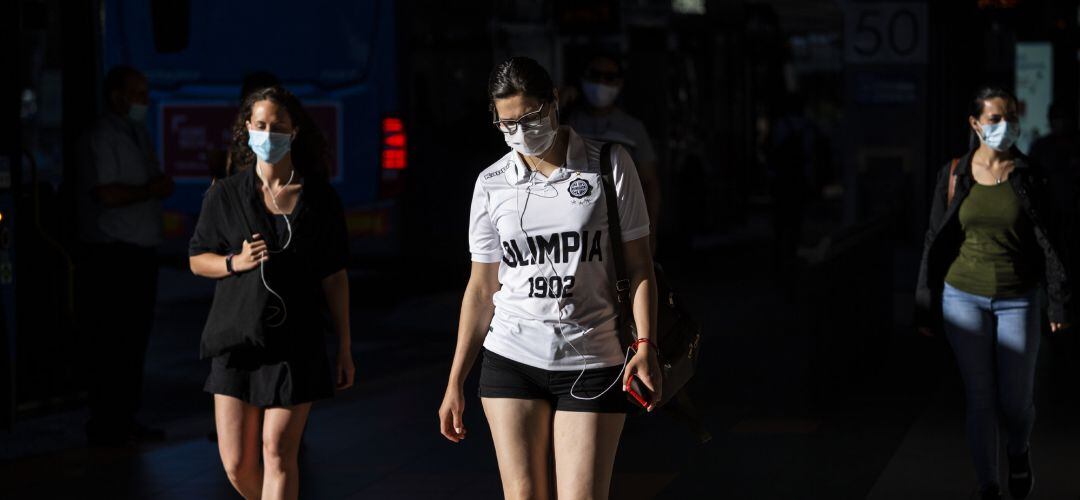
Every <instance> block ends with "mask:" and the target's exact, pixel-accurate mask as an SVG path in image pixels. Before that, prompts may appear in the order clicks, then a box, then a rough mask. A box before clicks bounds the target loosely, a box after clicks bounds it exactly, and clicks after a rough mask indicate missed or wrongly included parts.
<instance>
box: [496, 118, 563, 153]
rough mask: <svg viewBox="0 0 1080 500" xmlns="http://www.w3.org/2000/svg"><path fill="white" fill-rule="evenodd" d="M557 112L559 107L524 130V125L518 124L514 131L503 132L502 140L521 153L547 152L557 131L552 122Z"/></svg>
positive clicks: (553, 141)
mask: <svg viewBox="0 0 1080 500" xmlns="http://www.w3.org/2000/svg"><path fill="white" fill-rule="evenodd" d="M558 113H559V108H558V107H556V108H555V110H554V112H552V113H550V114H549V115H548V116H547V117H546V118H544V119H541V120H540V123H538V124H537V125H536V126H534V127H530V128H529V129H528V130H525V127H523V126H521V125H518V127H517V130H515V131H514V133H512V134H511V133H507V132H503V140H505V141H506V145H507V146H510V148H511V149H513V150H514V151H517V152H518V153H521V154H522V155H525V156H540V155H542V154H544V153H545V152H547V150H548V149H549V148H551V145H552V144H554V143H555V136H556V135H557V133H558V126H557V125H556V124H555V123H554V122H555V120H556V118H555V117H556V115H558Z"/></svg>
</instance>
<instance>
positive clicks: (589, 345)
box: [469, 127, 649, 370]
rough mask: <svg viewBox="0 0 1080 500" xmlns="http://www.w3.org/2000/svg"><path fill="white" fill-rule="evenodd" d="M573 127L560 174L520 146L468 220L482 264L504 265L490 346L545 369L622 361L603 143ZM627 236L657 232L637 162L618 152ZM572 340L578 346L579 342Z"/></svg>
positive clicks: (483, 185)
mask: <svg viewBox="0 0 1080 500" xmlns="http://www.w3.org/2000/svg"><path fill="white" fill-rule="evenodd" d="M566 130H568V131H569V134H570V138H569V145H568V147H567V151H566V163H565V164H564V165H563V166H562V167H560V168H558V169H556V170H555V171H554V172H553V173H552V174H551V177H544V176H543V174H541V173H539V172H533V171H531V170H530V169H529V168H528V165H526V164H525V163H524V161H523V160H522V158H521V156H520V155H518V154H517V153H516V152H514V151H513V150H511V151H510V152H509V153H507V154H506V155H505V156H503V158H502V159H500V160H499V161H497V162H495V164H493V165H491V166H490V167H488V168H487V169H485V170H484V171H483V172H481V173H480V176H479V177H478V178H477V179H476V187H475V189H474V190H473V200H472V210H471V214H470V218H469V250H470V252H471V253H472V260H473V261H474V262H483V263H495V262H498V263H499V282H500V283H501V284H502V288H501V289H500V290H499V291H498V292H497V293H495V296H494V302H495V316H494V318H493V319H492V321H491V327H490V328H489V331H488V334H487V338H486V339H485V340H484V347H485V348H486V349H488V350H490V351H492V352H494V353H496V354H499V355H501V356H504V357H506V358H509V359H512V360H514V361H517V362H519V363H524V364H526V365H529V366H533V367H536V368H542V369H545V370H581V369H593V368H602V367H608V366H616V365H620V364H622V362H623V355H624V353H623V352H622V349H621V348H620V346H619V341H618V338H617V333H616V321H615V297H614V293H613V288H614V267H613V264H614V263H613V262H612V260H611V240H610V239H609V237H608V234H607V233H608V226H607V217H608V213H607V206H606V204H605V201H604V198H603V196H604V192H603V191H604V187H603V183H602V180H601V176H600V162H599V155H600V148H601V147H602V146H603V143H600V142H595V141H591V140H585V139H582V138H581V137H580V136H579V135H578V134H577V133H576V132H574V131H573V129H570V128H569V127H566ZM611 165H612V170H613V174H614V181H615V191H616V196H617V197H618V205H619V215H620V223H621V225H622V232H623V234H622V236H623V241H632V240H636V239H639V238H643V237H646V236H648V235H649V215H648V212H647V211H646V208H645V197H644V195H643V193H642V189H641V181H640V180H639V179H638V175H637V170H636V169H635V168H634V163H633V160H631V159H630V155H629V154H628V153H627V152H626V150H625V149H623V148H622V147H619V146H615V147H612V148H611ZM570 344H573V345H570Z"/></svg>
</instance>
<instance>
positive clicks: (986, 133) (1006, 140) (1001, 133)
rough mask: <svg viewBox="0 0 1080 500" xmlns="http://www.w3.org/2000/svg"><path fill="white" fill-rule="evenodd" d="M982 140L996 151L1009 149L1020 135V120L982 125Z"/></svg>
mask: <svg viewBox="0 0 1080 500" xmlns="http://www.w3.org/2000/svg"><path fill="white" fill-rule="evenodd" d="M981 128H982V141H983V142H984V143H986V145H987V146H990V149H993V150H994V151H1008V150H1009V148H1011V147H1012V146H1013V144H1015V143H1016V139H1017V138H1019V137H1020V124H1019V123H1018V122H1010V121H1000V122H997V123H986V124H983V125H982V127H981Z"/></svg>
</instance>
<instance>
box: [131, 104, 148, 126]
mask: <svg viewBox="0 0 1080 500" xmlns="http://www.w3.org/2000/svg"><path fill="white" fill-rule="evenodd" d="M128 119H129V120H131V121H133V122H135V123H142V122H143V121H144V120H146V105H145V104H138V103H132V104H131V107H130V108H128Z"/></svg>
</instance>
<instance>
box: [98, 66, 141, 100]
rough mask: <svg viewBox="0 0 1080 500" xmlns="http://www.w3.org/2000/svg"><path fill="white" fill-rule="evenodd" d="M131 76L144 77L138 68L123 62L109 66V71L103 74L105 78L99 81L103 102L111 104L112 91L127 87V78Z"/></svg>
mask: <svg viewBox="0 0 1080 500" xmlns="http://www.w3.org/2000/svg"><path fill="white" fill-rule="evenodd" d="M132 77H139V78H144V76H143V74H142V73H140V72H139V70H137V69H135V68H133V67H131V66H128V65H125V64H118V65H116V66H113V67H112V68H110V69H109V72H108V73H106V74H105V80H104V81H103V82H102V83H101V92H102V95H103V96H104V97H105V103H106V104H109V105H111V104H112V93H113V92H116V91H118V90H124V88H126V87H127V83H128V79H130V78H132Z"/></svg>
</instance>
